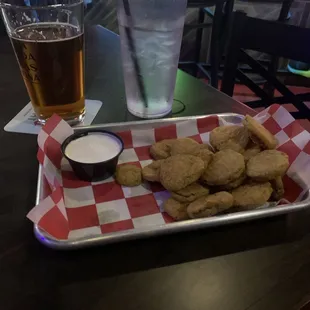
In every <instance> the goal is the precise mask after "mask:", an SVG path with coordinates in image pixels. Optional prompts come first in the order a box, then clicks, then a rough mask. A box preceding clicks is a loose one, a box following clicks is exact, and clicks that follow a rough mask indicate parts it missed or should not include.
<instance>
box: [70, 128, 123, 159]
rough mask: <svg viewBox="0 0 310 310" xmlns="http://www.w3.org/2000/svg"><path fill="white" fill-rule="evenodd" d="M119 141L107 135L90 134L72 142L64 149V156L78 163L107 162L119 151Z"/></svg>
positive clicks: (120, 146)
mask: <svg viewBox="0 0 310 310" xmlns="http://www.w3.org/2000/svg"><path fill="white" fill-rule="evenodd" d="M121 148H122V145H121V143H120V141H119V140H118V139H117V138H116V137H114V136H112V135H109V134H108V133H100V132H90V133H89V134H88V135H87V136H83V137H80V138H77V139H75V140H72V141H71V142H70V143H69V144H68V145H67V147H66V149H65V154H66V156H68V157H69V158H71V159H72V160H75V161H77V162H80V163H87V164H94V163H98V162H101V161H106V160H109V159H111V158H113V157H115V156H116V155H117V154H118V153H119V152H120V151H121Z"/></svg>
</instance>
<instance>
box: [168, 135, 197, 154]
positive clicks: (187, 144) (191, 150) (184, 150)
mask: <svg viewBox="0 0 310 310" xmlns="http://www.w3.org/2000/svg"><path fill="white" fill-rule="evenodd" d="M199 149H200V144H199V143H198V142H197V141H195V140H193V139H191V138H179V139H176V140H174V142H173V143H172V145H171V155H178V154H190V155H194V154H195V153H197V152H198V150H199Z"/></svg>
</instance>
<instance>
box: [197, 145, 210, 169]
mask: <svg viewBox="0 0 310 310" xmlns="http://www.w3.org/2000/svg"><path fill="white" fill-rule="evenodd" d="M203 145H205V144H203ZM213 155H214V154H213V152H211V151H210V150H208V149H206V148H201V149H199V150H198V152H197V153H195V156H197V157H199V158H201V159H202V160H203V162H204V164H205V169H207V167H208V165H209V163H210V162H211V161H212V158H213Z"/></svg>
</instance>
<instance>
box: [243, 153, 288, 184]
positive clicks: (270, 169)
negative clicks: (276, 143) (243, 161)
mask: <svg viewBox="0 0 310 310" xmlns="http://www.w3.org/2000/svg"><path fill="white" fill-rule="evenodd" d="M288 167H289V160H288V156H287V154H285V153H283V152H280V151H276V150H265V151H263V152H261V153H259V154H257V155H255V156H253V157H252V158H250V160H249V161H248V162H247V169H246V173H247V175H248V177H250V178H252V179H254V180H256V181H269V180H272V179H274V178H276V177H278V176H283V175H284V174H285V172H286V170H287V169H288Z"/></svg>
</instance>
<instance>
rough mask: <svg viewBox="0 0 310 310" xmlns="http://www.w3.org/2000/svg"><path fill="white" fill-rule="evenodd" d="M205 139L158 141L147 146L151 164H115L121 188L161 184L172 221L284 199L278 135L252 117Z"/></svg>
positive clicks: (283, 158) (284, 166)
mask: <svg viewBox="0 0 310 310" xmlns="http://www.w3.org/2000/svg"><path fill="white" fill-rule="evenodd" d="M209 142H210V144H200V143H198V142H196V141H195V140H193V139H191V138H180V139H168V140H167V139H166V140H162V141H160V142H157V143H155V144H153V145H152V146H151V148H150V153H151V156H152V157H153V159H154V161H153V162H152V163H151V164H149V165H147V166H145V167H144V168H143V169H141V168H139V167H137V166H134V165H130V164H124V165H120V166H118V168H117V171H116V175H115V178H116V181H117V182H118V183H119V184H121V185H125V186H136V185H140V184H141V183H142V182H143V181H144V180H145V181H148V182H160V183H161V184H162V185H163V187H164V188H165V189H167V190H168V191H169V192H170V193H171V197H170V198H168V199H167V200H166V201H165V203H164V210H165V211H166V212H167V213H168V214H169V215H170V216H171V217H172V218H173V219H175V220H186V219H189V218H203V217H210V216H214V215H216V214H219V213H230V212H236V211H245V210H252V209H255V208H257V207H260V206H262V205H264V204H265V203H266V202H268V201H278V200H279V199H281V198H282V197H283V195H284V187H283V182H282V177H283V176H284V175H285V173H286V171H287V169H288V167H289V159H288V156H287V154H285V153H283V152H280V151H277V150H275V148H276V146H277V144H278V141H277V139H276V138H275V137H274V136H273V135H272V134H271V133H270V132H269V131H268V130H267V129H266V128H265V127H264V126H263V125H261V124H260V123H258V122H257V121H256V120H255V119H253V118H252V117H251V116H249V115H247V116H245V118H244V120H243V125H242V126H239V125H230V126H220V127H217V128H215V129H213V130H212V131H211V132H210V141H209Z"/></svg>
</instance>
